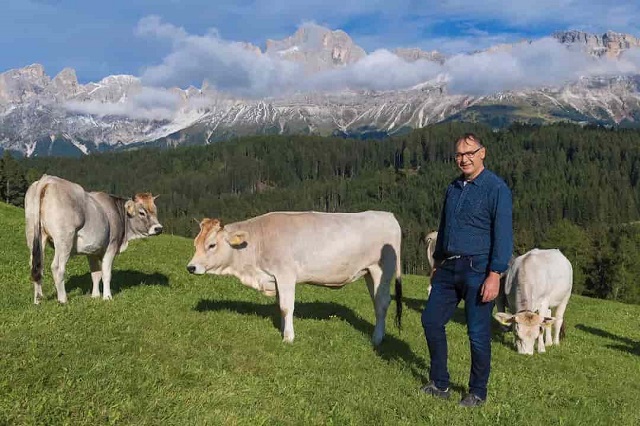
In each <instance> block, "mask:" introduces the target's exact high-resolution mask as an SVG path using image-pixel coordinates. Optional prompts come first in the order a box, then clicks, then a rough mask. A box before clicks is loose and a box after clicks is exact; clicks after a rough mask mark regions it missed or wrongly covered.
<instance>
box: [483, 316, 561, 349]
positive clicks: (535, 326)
mask: <svg viewBox="0 0 640 426" xmlns="http://www.w3.org/2000/svg"><path fill="white" fill-rule="evenodd" d="M493 317H494V318H495V319H496V320H497V321H498V322H499V323H500V324H503V325H507V326H513V327H512V328H513V333H514V335H515V337H516V348H517V349H518V353H520V354H526V355H533V346H534V343H535V341H536V339H537V338H538V336H539V335H540V333H541V332H542V328H543V327H550V326H551V324H553V322H554V321H555V318H549V317H544V316H542V315H539V314H537V313H535V312H531V311H521V312H518V313H517V314H515V315H511V314H507V313H504V312H497V313H496V314H494V315H493Z"/></svg>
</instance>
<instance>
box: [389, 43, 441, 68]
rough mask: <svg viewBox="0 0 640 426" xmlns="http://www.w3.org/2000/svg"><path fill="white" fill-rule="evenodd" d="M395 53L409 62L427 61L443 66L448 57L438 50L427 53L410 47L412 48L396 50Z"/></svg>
mask: <svg viewBox="0 0 640 426" xmlns="http://www.w3.org/2000/svg"><path fill="white" fill-rule="evenodd" d="M393 53H394V54H396V55H397V56H399V57H401V58H402V59H404V60H405V61H408V62H415V61H418V60H427V61H433V62H439V63H441V64H442V63H444V61H445V60H446V56H445V55H443V54H442V53H440V52H438V51H437V50H432V51H431V52H427V51H424V50H422V49H419V48H417V47H410V48H402V47H399V48H397V49H394V50H393Z"/></svg>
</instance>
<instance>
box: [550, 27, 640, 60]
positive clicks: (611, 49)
mask: <svg viewBox="0 0 640 426" xmlns="http://www.w3.org/2000/svg"><path fill="white" fill-rule="evenodd" d="M552 36H553V37H554V38H555V39H557V40H558V41H559V42H560V43H562V44H567V45H570V46H578V47H582V48H584V49H585V50H586V51H587V52H588V53H589V54H590V55H593V56H598V57H600V56H608V57H611V58H617V57H618V56H620V54H622V53H623V52H624V51H625V50H628V49H631V48H635V47H640V39H638V38H636V37H634V36H632V35H629V34H622V33H617V32H614V31H607V32H606V33H604V34H602V35H597V34H590V33H586V32H584V31H576V30H572V31H560V32H556V33H554V34H553V35H552Z"/></svg>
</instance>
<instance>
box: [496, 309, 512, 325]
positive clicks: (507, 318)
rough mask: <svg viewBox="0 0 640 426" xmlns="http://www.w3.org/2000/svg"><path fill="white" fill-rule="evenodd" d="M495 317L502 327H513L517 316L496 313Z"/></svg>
mask: <svg viewBox="0 0 640 426" xmlns="http://www.w3.org/2000/svg"><path fill="white" fill-rule="evenodd" d="M493 317H494V318H495V319H496V321H498V322H499V323H500V324H502V325H511V324H513V321H514V319H515V315H511V314H507V313H506V312H496V313H495V314H493Z"/></svg>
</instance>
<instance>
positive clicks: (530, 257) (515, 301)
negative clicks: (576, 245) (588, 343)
mask: <svg viewBox="0 0 640 426" xmlns="http://www.w3.org/2000/svg"><path fill="white" fill-rule="evenodd" d="M572 286H573V268H572V267H571V262H569V260H568V259H567V258H566V257H565V256H564V255H563V254H562V253H561V252H560V250H556V249H552V250H538V249H533V250H531V251H529V252H527V253H525V254H523V255H522V256H519V257H517V258H516V259H515V261H514V262H513V265H512V266H511V267H510V268H509V271H508V273H507V277H506V282H505V294H506V299H507V304H508V307H509V310H510V311H511V312H515V314H507V313H503V312H498V313H496V314H495V315H494V317H495V318H496V319H497V320H498V321H499V322H500V323H502V324H503V325H513V331H514V334H515V337H516V347H517V349H518V352H519V353H521V354H528V355H533V348H534V343H535V340H536V339H537V340H538V352H544V351H545V343H546V345H547V346H551V345H553V344H555V345H558V344H560V333H561V330H563V318H564V311H565V309H566V308H567V303H569V298H570V297H571V288H572ZM551 308H556V310H555V317H551ZM552 325H553V328H554V330H553V331H554V335H553V340H552V339H551V326H552ZM543 327H544V328H545V332H544V335H545V336H543V333H542V328H543ZM543 337H544V338H545V339H543ZM544 340H546V342H545V341H544Z"/></svg>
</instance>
